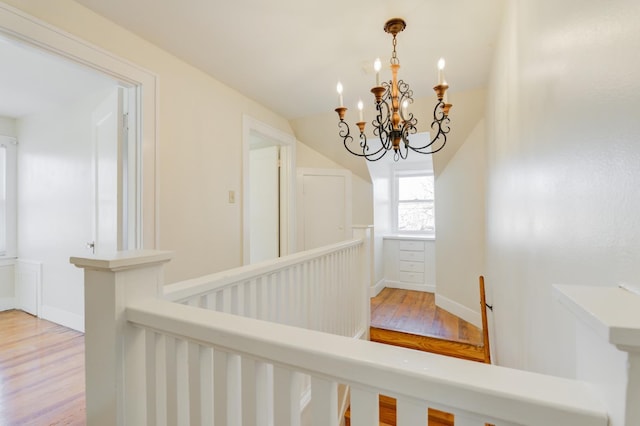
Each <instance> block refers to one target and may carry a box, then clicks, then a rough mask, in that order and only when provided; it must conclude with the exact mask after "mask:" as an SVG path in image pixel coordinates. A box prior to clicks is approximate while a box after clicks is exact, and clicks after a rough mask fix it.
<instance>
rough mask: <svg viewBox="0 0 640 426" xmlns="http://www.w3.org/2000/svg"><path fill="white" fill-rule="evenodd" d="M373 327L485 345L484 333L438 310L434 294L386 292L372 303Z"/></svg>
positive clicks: (410, 291) (400, 291)
mask: <svg viewBox="0 0 640 426" xmlns="http://www.w3.org/2000/svg"><path fill="white" fill-rule="evenodd" d="M371 327H374V328H378V329H383V330H393V331H400V332H403V333H408V334H413V335H418V336H428V337H436V338H440V339H444V340H449V341H454V342H461V343H467V344H470V345H477V346H481V345H482V330H480V329H479V328H478V327H476V326H474V325H473V324H470V323H468V322H466V321H464V320H463V319H461V318H458V317H456V316H455V315H453V314H451V313H449V312H447V311H445V310H444V309H441V308H439V307H437V306H436V303H435V296H434V295H433V293H426V292H422V291H412V290H402V289H397V288H385V289H384V290H382V291H381V292H380V294H378V295H377V296H376V297H374V298H372V299H371Z"/></svg>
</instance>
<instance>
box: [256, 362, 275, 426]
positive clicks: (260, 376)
mask: <svg viewBox="0 0 640 426" xmlns="http://www.w3.org/2000/svg"><path fill="white" fill-rule="evenodd" d="M269 370H272V368H271V366H270V365H268V364H266V363H264V362H259V361H256V365H255V374H256V426H270V425H273V381H272V380H270V376H271V375H270V374H269Z"/></svg>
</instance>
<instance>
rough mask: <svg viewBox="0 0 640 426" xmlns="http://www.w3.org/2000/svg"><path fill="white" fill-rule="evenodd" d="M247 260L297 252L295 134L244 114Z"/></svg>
mask: <svg viewBox="0 0 640 426" xmlns="http://www.w3.org/2000/svg"><path fill="white" fill-rule="evenodd" d="M243 128H244V130H243V142H244V143H243V145H244V149H243V151H244V153H243V157H244V158H243V167H244V168H243V197H242V201H243V206H242V209H243V263H244V264H245V265H248V264H251V263H257V262H261V261H265V260H269V259H274V258H277V257H280V256H283V255H286V254H289V253H293V252H295V236H294V218H295V204H294V199H293V197H294V191H295V186H294V179H295V143H296V141H295V138H294V137H293V136H292V135H289V134H287V133H285V132H282V131H280V130H278V129H274V128H273V127H271V126H268V125H266V124H264V123H262V122H259V121H258V120H255V119H254V118H252V117H249V116H244V117H243Z"/></svg>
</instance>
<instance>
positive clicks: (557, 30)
mask: <svg viewBox="0 0 640 426" xmlns="http://www.w3.org/2000/svg"><path fill="white" fill-rule="evenodd" d="M508 4H509V11H508V13H507V21H506V22H505V26H504V28H503V31H502V35H501V39H500V43H499V47H498V54H497V56H496V60H495V64H494V70H493V73H492V82H491V85H490V88H489V91H488V93H490V94H491V96H490V97H489V99H490V102H489V107H488V116H487V128H488V139H487V142H488V143H487V146H488V148H487V158H488V164H487V168H488V180H487V192H488V198H487V266H488V272H487V283H488V285H489V286H490V287H492V293H493V302H494V315H495V326H496V336H495V339H494V341H493V342H492V343H493V345H494V347H495V348H496V349H497V361H498V362H499V363H500V364H504V365H508V366H512V367H523V368H526V369H529V370H534V371H540V372H545V373H551V374H558V375H564V376H570V377H572V376H574V375H575V369H576V367H575V366H576V365H579V364H583V363H584V358H585V357H589V356H591V354H590V352H589V351H587V350H585V348H584V347H582V348H580V350H578V349H577V348H576V333H575V327H574V326H573V325H572V324H569V323H570V322H571V321H567V318H566V317H565V315H563V313H562V312H561V308H559V307H558V306H556V304H554V302H553V300H552V297H551V286H552V284H555V283H563V284H587V285H597V286H598V285H599V286H615V285H617V284H618V283H620V282H629V283H635V284H637V283H638V281H639V278H638V277H640V220H638V212H640V192H639V186H638V182H640V167H639V165H640V143H638V142H639V140H640V120H638V111H640V83H639V81H640V80H639V79H638V75H640V57H639V56H638V55H637V54H636V52H637V51H638V49H639V48H640V8H639V7H638V4H637V2H636V1H631V0H615V1H609V2H602V1H598V0H583V1H565V2H557V1H552V0H522V1H519V2H509V3H508ZM629 297H637V296H633V295H632V294H631V293H630V294H629ZM607 358H608V359H609V361H610V362H611V363H617V362H618V358H616V357H614V356H610V357H607V356H605V357H604V358H603V360H604V361H605V362H606V360H607Z"/></svg>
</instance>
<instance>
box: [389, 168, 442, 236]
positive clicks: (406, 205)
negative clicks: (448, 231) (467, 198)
mask: <svg viewBox="0 0 640 426" xmlns="http://www.w3.org/2000/svg"><path fill="white" fill-rule="evenodd" d="M395 204H396V211H395V213H396V231H397V232H398V233H400V234H404V233H412V234H426V235H434V234H435V230H436V228H435V212H434V180H433V174H431V173H429V174H425V173H422V174H420V173H408V172H398V173H397V174H396V176H395Z"/></svg>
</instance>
